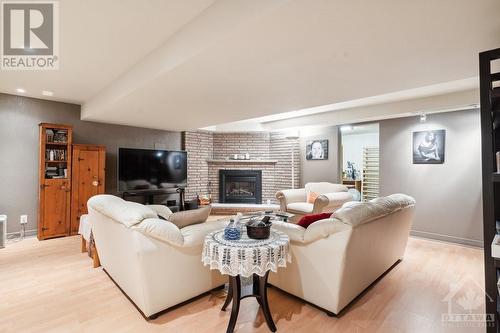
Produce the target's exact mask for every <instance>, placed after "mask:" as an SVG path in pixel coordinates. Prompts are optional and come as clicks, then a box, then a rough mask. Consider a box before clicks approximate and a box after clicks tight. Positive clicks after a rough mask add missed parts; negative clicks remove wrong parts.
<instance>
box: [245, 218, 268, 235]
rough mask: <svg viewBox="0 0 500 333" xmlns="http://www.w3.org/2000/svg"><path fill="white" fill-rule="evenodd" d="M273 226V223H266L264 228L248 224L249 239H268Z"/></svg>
mask: <svg viewBox="0 0 500 333" xmlns="http://www.w3.org/2000/svg"><path fill="white" fill-rule="evenodd" d="M271 225H272V223H271V222H268V223H266V224H265V225H264V226H253V225H252V224H251V223H248V224H247V225H246V226H247V235H248V238H252V239H268V238H269V236H270V235H271Z"/></svg>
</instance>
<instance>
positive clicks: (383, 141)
mask: <svg viewBox="0 0 500 333" xmlns="http://www.w3.org/2000/svg"><path fill="white" fill-rule="evenodd" d="M433 129H445V130H446V141H445V143H446V147H445V162H444V164H434V165H432V164H413V160H412V132H414V131H423V130H433ZM480 154H481V128H480V124H479V111H478V110H469V111H457V112H447V113H440V114H431V115H428V116H427V121H426V122H425V123H420V121H419V117H417V116H415V117H407V118H399V119H391V120H383V121H381V122H380V191H381V195H388V194H391V193H406V194H408V195H411V196H413V197H414V198H415V199H416V201H417V204H416V217H415V222H414V224H413V227H412V234H413V235H417V236H422V237H428V238H435V239H440V240H445V241H452V242H457V243H462V244H468V245H475V246H481V245H482V240H483V237H482V234H483V231H482V222H481V221H482V203H481V155H480Z"/></svg>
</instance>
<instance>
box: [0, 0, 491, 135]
mask: <svg viewBox="0 0 500 333" xmlns="http://www.w3.org/2000/svg"><path fill="white" fill-rule="evenodd" d="M499 13H500V2H499V1H497V0H476V1H469V0H439V1H436V0H420V1H410V0H379V1H359V0H358V1H340V0H289V1H287V0H273V1H270V0H253V1H243V0H241V1H235V0H222V1H221V0H219V1H215V0H214V1H208V0H203V1H202V0H190V1H182V0H178V1H171V0H169V1H161V0H158V1H139V0H137V1H132V0H127V1H123V0H122V1H103V0H100V1H97V0H93V1H88V0H86V1H76V0H65V1H61V5H60V19H61V41H60V48H61V57H60V59H61V69H60V70H59V71H54V72H32V71H31V72H7V71H2V72H0V91H2V92H8V93H13V92H14V91H15V89H16V88H18V87H22V88H25V89H26V90H27V93H28V94H31V95H32V96H35V97H41V96H39V93H40V91H41V90H50V91H53V92H54V93H55V96H54V98H55V99H58V100H63V101H71V102H76V103H81V104H83V112H82V118H83V119H85V120H93V121H102V122H109V123H117V124H126V125H134V126H143V127H150V128H161V129H172V130H182V129H194V128H199V127H205V126H211V125H216V124H220V123H227V122H234V121H240V120H245V119H250V118H256V117H263V116H268V115H272V114H276V113H282V112H289V111H293V110H299V109H304V108H311V107H316V106H321V105H325V104H334V103H339V102H345V101H350V100H355V99H360V98H365V97H370V96H377V95H382V94H388V93H394V92H398V91H403V90H405V91H406V90H408V89H414V88H420V87H426V86H429V85H436V84H441V83H447V82H450V81H457V82H460V80H463V79H469V78H472V77H476V76H477V67H478V61H477V59H478V56H477V55H478V52H480V51H484V50H488V49H491V48H496V47H500V20H498V14H499ZM469 88H470V87H469ZM457 89H459V88H457ZM37 94H38V95H37ZM410 97H411V96H410Z"/></svg>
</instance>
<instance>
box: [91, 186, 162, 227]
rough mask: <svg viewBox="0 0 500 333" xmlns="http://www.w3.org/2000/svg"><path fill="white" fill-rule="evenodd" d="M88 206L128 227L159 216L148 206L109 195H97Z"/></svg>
mask: <svg viewBox="0 0 500 333" xmlns="http://www.w3.org/2000/svg"><path fill="white" fill-rule="evenodd" d="M87 205H88V206H89V207H92V209H94V210H96V211H98V212H99V213H101V214H102V215H105V216H107V217H109V218H111V219H113V220H115V221H116V222H119V223H121V224H123V225H125V226H127V227H131V226H133V225H135V224H137V223H140V222H142V220H144V219H147V218H154V217H157V216H158V215H157V214H156V212H155V211H154V210H152V209H151V208H149V207H147V206H144V205H141V204H140V203H137V202H132V201H125V200H123V199H121V198H119V197H117V196H114V195H109V194H99V195H95V196H93V197H92V198H90V199H89V201H88V202H87Z"/></svg>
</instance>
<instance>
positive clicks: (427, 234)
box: [410, 230, 484, 248]
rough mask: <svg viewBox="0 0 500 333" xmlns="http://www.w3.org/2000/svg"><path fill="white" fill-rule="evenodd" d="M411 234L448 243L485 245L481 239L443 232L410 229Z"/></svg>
mask: <svg viewBox="0 0 500 333" xmlns="http://www.w3.org/2000/svg"><path fill="white" fill-rule="evenodd" d="M410 235H412V236H416V237H421V238H429V239H435V240H439V241H443V242H448V243H456V244H461V245H467V246H473V247H480V248H483V247H484V243H483V241H480V240H476V239H469V238H461V237H455V236H448V235H443V234H437V233H434V232H427V231H418V230H410Z"/></svg>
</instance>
